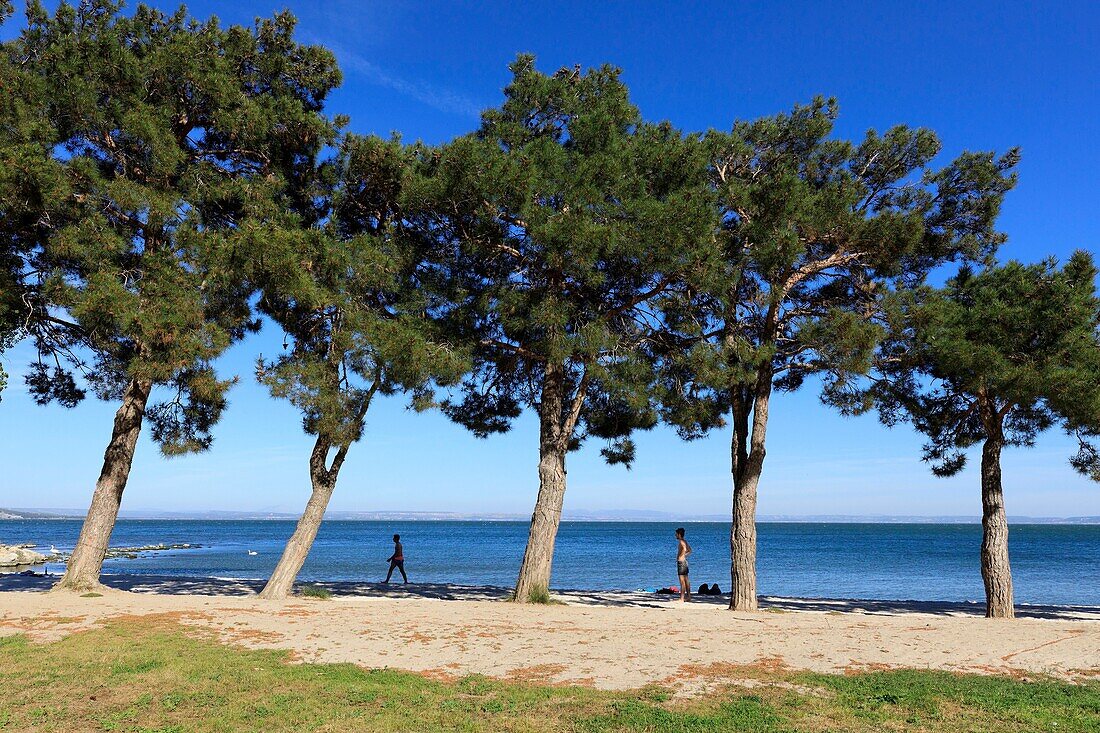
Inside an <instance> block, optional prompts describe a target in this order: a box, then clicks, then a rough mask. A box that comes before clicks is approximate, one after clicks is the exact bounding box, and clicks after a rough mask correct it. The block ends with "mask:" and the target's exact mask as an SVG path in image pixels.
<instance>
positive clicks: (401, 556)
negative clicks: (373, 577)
mask: <svg viewBox="0 0 1100 733" xmlns="http://www.w3.org/2000/svg"><path fill="white" fill-rule="evenodd" d="M386 562H388V563H389V564H390V571H389V572H388V573H386V580H385V581H383V582H386V583H388V582H390V576H391V575H393V569H394V568H397V569H398V570H400V571H401V578H402V580H404V581H405V582H406V583H408V582H409V577H408V576H407V575H405V548H403V547H402V546H401V535H399V534H395V535H394V536H393V554H392V555H390V556H389V557H388V558H386Z"/></svg>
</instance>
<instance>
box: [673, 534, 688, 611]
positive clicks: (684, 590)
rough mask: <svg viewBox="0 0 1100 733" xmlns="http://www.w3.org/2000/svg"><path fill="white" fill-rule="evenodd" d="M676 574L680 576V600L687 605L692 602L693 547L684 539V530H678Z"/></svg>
mask: <svg viewBox="0 0 1100 733" xmlns="http://www.w3.org/2000/svg"><path fill="white" fill-rule="evenodd" d="M676 545H677V548H676V574H677V575H679V576H680V600H681V601H683V602H684V603H687V602H688V601H690V600H691V581H690V580H689V579H688V555H690V554H691V545H689V544H688V543H687V540H685V539H684V528H683V527H680V528H678V529H677V530H676Z"/></svg>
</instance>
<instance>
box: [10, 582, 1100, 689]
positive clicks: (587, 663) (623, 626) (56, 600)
mask: <svg viewBox="0 0 1100 733" xmlns="http://www.w3.org/2000/svg"><path fill="white" fill-rule="evenodd" d="M105 580H106V581H107V582H108V583H111V584H113V585H114V586H116V588H115V589H114V590H111V591H109V592H107V593H105V594H104V595H102V596H101V597H96V598H83V597H80V596H77V595H74V594H46V593H44V592H42V591H43V590H44V589H45V588H47V587H48V585H49V583H50V582H52V579H46V578H42V577H32V576H13V575H8V576H0V635H8V634H18V633H25V634H27V635H29V637H30V638H31V639H33V640H36V641H49V640H54V639H58V638H61V637H63V636H65V635H68V634H72V633H78V632H80V631H82V630H85V629H89V628H93V627H96V626H98V625H101V624H103V623H106V622H109V621H111V620H112V619H119V618H123V617H159V618H163V619H169V620H173V621H178V622H179V623H180V624H183V625H184V626H186V627H188V628H193V629H196V630H200V631H201V630H205V631H211V632H214V633H216V634H217V635H218V637H220V638H221V639H222V640H224V641H226V642H228V643H233V644H239V645H243V646H245V647H252V648H278V649H289V650H292V652H293V653H294V655H295V658H297V659H299V660H302V661H317V662H350V663H353V664H356V665H360V666H364V667H370V668H378V667H391V668H398V669H403V670H410V671H414V672H419V673H422V674H427V675H430V676H434V677H440V678H451V677H458V676H462V675H465V674H470V673H479V674H484V675H488V676H491V677H496V678H501V679H510V680H529V681H537V682H547V683H556V684H580V685H590V686H594V687H598V688H604V689H630V688H637V687H641V686H644V685H647V684H660V685H665V686H667V687H670V688H672V689H674V690H676V691H678V692H679V693H681V694H695V693H698V692H701V691H705V690H706V689H708V688H710V687H711V686H713V685H717V684H722V683H726V682H744V680H745V678H746V667H752V666H764V667H766V668H773V669H774V668H787V669H799V670H811V671H819V672H834V673H835V672H841V673H843V672H852V671H859V670H872V669H889V668H919V669H943V670H951V671H957V672H977V673H995V674H1008V675H1013V676H1017V677H1027V676H1029V675H1051V676H1054V677H1057V678H1061V679H1070V680H1072V679H1097V678H1100V609H1097V608H1085V607H1021V609H1020V615H1021V616H1022V617H1021V618H1018V619H1016V620H1014V621H999V620H988V619H985V618H983V617H981V615H980V614H981V608H980V607H978V606H976V605H975V604H949V603H943V604H936V603H918V602H887V601H841V600H834V601H829V600H810V599H765V600H764V602H763V606H764V610H763V611H761V612H759V613H755V614H741V613H731V612H729V611H728V610H726V609H725V606H724V600H723V599H719V598H707V599H702V598H700V599H699V601H700V602H698V603H691V604H687V605H684V604H680V603H678V602H677V601H675V600H672V599H669V598H667V597H661V596H654V595H648V594H642V593H606V592H601V593H585V592H581V591H564V592H561V593H559V594H557V597H558V598H559V599H560V600H561V601H562V602H563V603H562V605H550V606H523V605H516V604H511V603H504V602H502V600H503V597H504V595H505V593H506V591H504V590H503V589H499V588H470V587H457V586H438V585H437V586H411V587H410V588H409V589H408V590H406V589H403V588H402V587H401V586H390V587H383V586H378V585H374V584H327V585H328V587H330V589H331V590H333V591H334V592H335V593H336V594H337V595H336V597H334V598H333V599H331V600H314V599H307V598H293V599H290V600H287V601H283V602H276V601H263V600H260V599H258V598H256V597H255V596H254V595H253V593H254V591H255V586H256V584H255V583H252V582H250V581H223V580H214V579H178V578H164V577H155V576H154V577H148V576H107V577H105ZM122 589H126V590H122Z"/></svg>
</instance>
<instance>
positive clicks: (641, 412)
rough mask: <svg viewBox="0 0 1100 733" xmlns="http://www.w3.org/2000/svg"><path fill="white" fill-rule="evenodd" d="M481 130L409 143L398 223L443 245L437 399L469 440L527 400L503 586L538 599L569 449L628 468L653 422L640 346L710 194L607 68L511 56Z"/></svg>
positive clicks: (678, 140)
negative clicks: (534, 418) (599, 445)
mask: <svg viewBox="0 0 1100 733" xmlns="http://www.w3.org/2000/svg"><path fill="white" fill-rule="evenodd" d="M510 68H511V71H512V81H511V83H510V84H509V85H508V87H507V88H506V89H505V102H504V104H503V105H502V106H501V107H500V108H498V109H493V110H489V111H487V112H485V113H484V115H483V117H482V124H481V127H480V129H479V130H478V131H477V132H476V133H475V134H471V135H467V136H465V137H462V138H459V139H456V140H455V141H453V142H451V143H449V144H447V145H445V146H443V147H442V148H439V149H437V150H431V151H429V150H425V151H424V152H423V153H422V155H421V169H422V170H421V181H420V183H419V184H418V185H417V187H416V189H415V190H414V191H413V194H412V200H413V201H414V202H415V205H414V206H413V210H414V211H416V210H419V212H420V213H419V214H417V215H415V216H413V218H412V219H411V222H412V223H413V224H414V225H415V226H416V228H417V230H418V231H420V232H422V233H423V234H422V236H425V237H428V238H430V239H432V240H434V241H435V242H436V243H437V245H438V246H440V248H441V251H445V252H448V253H449V254H450V257H449V258H444V259H441V260H439V262H438V264H437V270H438V271H437V273H436V275H435V281H436V282H437V284H438V285H439V286H440V287H442V288H443V289H444V291H445V292H446V293H447V298H448V300H449V306H448V307H447V308H446V309H445V310H443V311H441V312H440V313H438V314H437V316H438V317H439V318H440V319H441V320H442V321H445V322H446V323H447V324H449V325H448V328H450V329H451V330H452V333H455V334H458V335H460V336H461V337H462V338H464V339H465V340H466V342H468V343H472V344H473V345H474V347H475V354H474V362H473V370H472V376H470V377H469V378H468V379H467V380H466V381H465V382H464V384H463V388H462V390H461V391H460V393H459V394H458V395H452V396H451V397H450V398H448V399H446V400H444V401H443V402H442V409H443V411H444V412H445V413H446V414H447V415H449V416H450V417H451V418H452V419H453V420H455V421H456V422H458V423H460V424H462V425H464V426H466V427H467V428H469V429H470V430H472V431H473V432H474V434H475V435H478V436H482V437H484V436H486V435H489V434H491V433H495V432H502V431H505V430H507V429H508V428H509V426H510V424H511V421H512V420H513V419H514V418H515V417H517V416H518V415H519V414H520V413H521V412H522V411H523V409H524V408H530V409H532V410H534V411H535V412H536V413H537V414H538V417H539V424H540V432H539V464H538V475H539V491H538V498H537V500H536V502H535V508H534V512H533V514H532V518H531V525H530V530H529V535H528V540H527V549H526V551H525V553H524V557H523V563H522V566H521V568H520V573H519V579H518V582H517V584H516V589H515V598H516V600H517V601H520V602H527V601H531V600H538V599H542V598H545V597H546V593H547V590H548V587H549V583H550V577H551V564H552V560H553V551H554V540H555V537H556V534H557V529H558V524H559V522H560V520H561V511H562V504H563V501H564V496H565V489H566V466H565V464H566V454H567V453H568V452H569V451H570V450H573V449H576V448H578V447H579V446H580V444H581V442H582V441H583V440H584V439H585V438H586V437H589V436H594V437H598V438H603V439H605V440H607V441H608V444H607V446H606V447H605V448H604V449H603V454H604V456H605V457H606V458H607V460H608V461H610V462H612V463H626V464H629V462H630V461H631V459H632V458H633V454H634V446H633V443H632V442H631V441H630V435H631V433H632V431H634V430H636V429H648V428H650V427H652V426H653V425H654V424H655V423H656V421H657V413H656V409H655V406H654V405H653V403H652V400H651V393H650V386H651V385H652V382H653V378H654V369H653V364H652V362H651V361H650V360H649V359H648V358H647V353H646V350H645V349H644V348H643V346H644V342H645V341H646V339H647V338H649V337H650V336H651V335H652V333H654V331H655V330H656V329H657V328H658V326H659V322H658V318H657V316H656V312H655V309H654V302H655V301H656V299H657V298H659V297H661V296H662V295H663V294H665V293H667V292H668V291H669V290H670V289H672V288H673V287H675V285H676V283H677V282H679V281H680V280H681V278H680V277H679V275H680V273H681V272H682V271H684V270H685V269H687V268H691V267H697V266H699V263H700V262H702V261H704V260H705V259H706V251H707V250H708V248H711V245H712V241H713V228H714V222H713V215H714V206H713V198H712V196H711V195H710V193H709V192H708V189H707V186H706V177H705V170H706V159H705V157H704V155H703V152H704V151H703V147H702V145H701V144H700V141H699V140H698V139H697V138H691V137H685V136H683V135H682V134H681V133H680V132H678V131H677V130H675V129H673V128H672V127H671V126H670V125H668V124H660V125H654V124H647V123H645V122H644V121H643V120H642V119H641V117H640V116H639V113H638V110H637V109H636V108H635V107H634V106H633V105H632V104H631V103H630V101H629V99H628V95H627V89H626V86H625V85H624V84H623V83H622V81H621V80H620V79H619V71H618V70H617V69H614V68H611V67H608V66H604V67H600V68H598V69H592V70H589V71H587V72H582V71H581V70H580V69H579V68H571V69H568V68H567V69H562V70H560V71H558V72H557V73H555V74H553V75H545V74H542V73H539V72H538V71H537V70H536V69H535V66H534V59H533V58H532V57H530V56H520V57H518V58H517V59H516V61H515V62H514V63H513V64H512V65H511V67H510Z"/></svg>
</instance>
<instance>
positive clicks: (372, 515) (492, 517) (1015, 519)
mask: <svg viewBox="0 0 1100 733" xmlns="http://www.w3.org/2000/svg"><path fill="white" fill-rule="evenodd" d="M299 516H300V515H299V514H295V513H292V512H229V511H225V512H221V511H216V512H170V511H140V510H138V511H123V512H121V514H120V515H119V519H120V520H135V521H196V522H198V521H201V522H217V521H227V522H234V521H237V522H243V521H247V522H256V521H273V522H287V521H297V520H298V518H299ZM82 519H84V514H83V513H82V512H78V511H76V510H67V509H64V510H63V509H58V510H54V511H50V512H47V511H44V510H29V509H26V510H23V509H0V521H4V520H22V521H34V520H42V521H46V520H67V521H72V520H82ZM530 519H531V517H530V515H528V514H509V513H500V514H492V513H488V514H464V513H460V512H396V511H378V512H360V511H330V512H327V513H326V514H325V520H326V521H335V522H356V521H360V522H527V521H530ZM1008 519H1009V522H1011V523H1012V524H1013V525H1020V524H1025V525H1026V524H1068V525H1095V524H1100V516H1079V517H1030V516H1009V518H1008ZM562 521H563V522H637V523H648V522H652V523H658V524H667V523H670V522H685V523H699V522H707V523H711V522H729V521H730V518H729V517H728V516H726V515H718V514H704V515H698V514H696V515H692V514H687V515H677V514H670V513H665V512H648V511H607V512H575V513H572V514H569V513H567V514H566V515H565V516H564V517H563V518H562ZM981 521H982V518H981V517H980V516H978V515H974V516H969V515H964V516H955V515H948V516H915V515H914V516H910V515H900V514H899V515H894V514H872V515H856V514H823V515H761V516H760V517H758V518H757V523H758V524H769V523H774V524H981Z"/></svg>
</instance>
